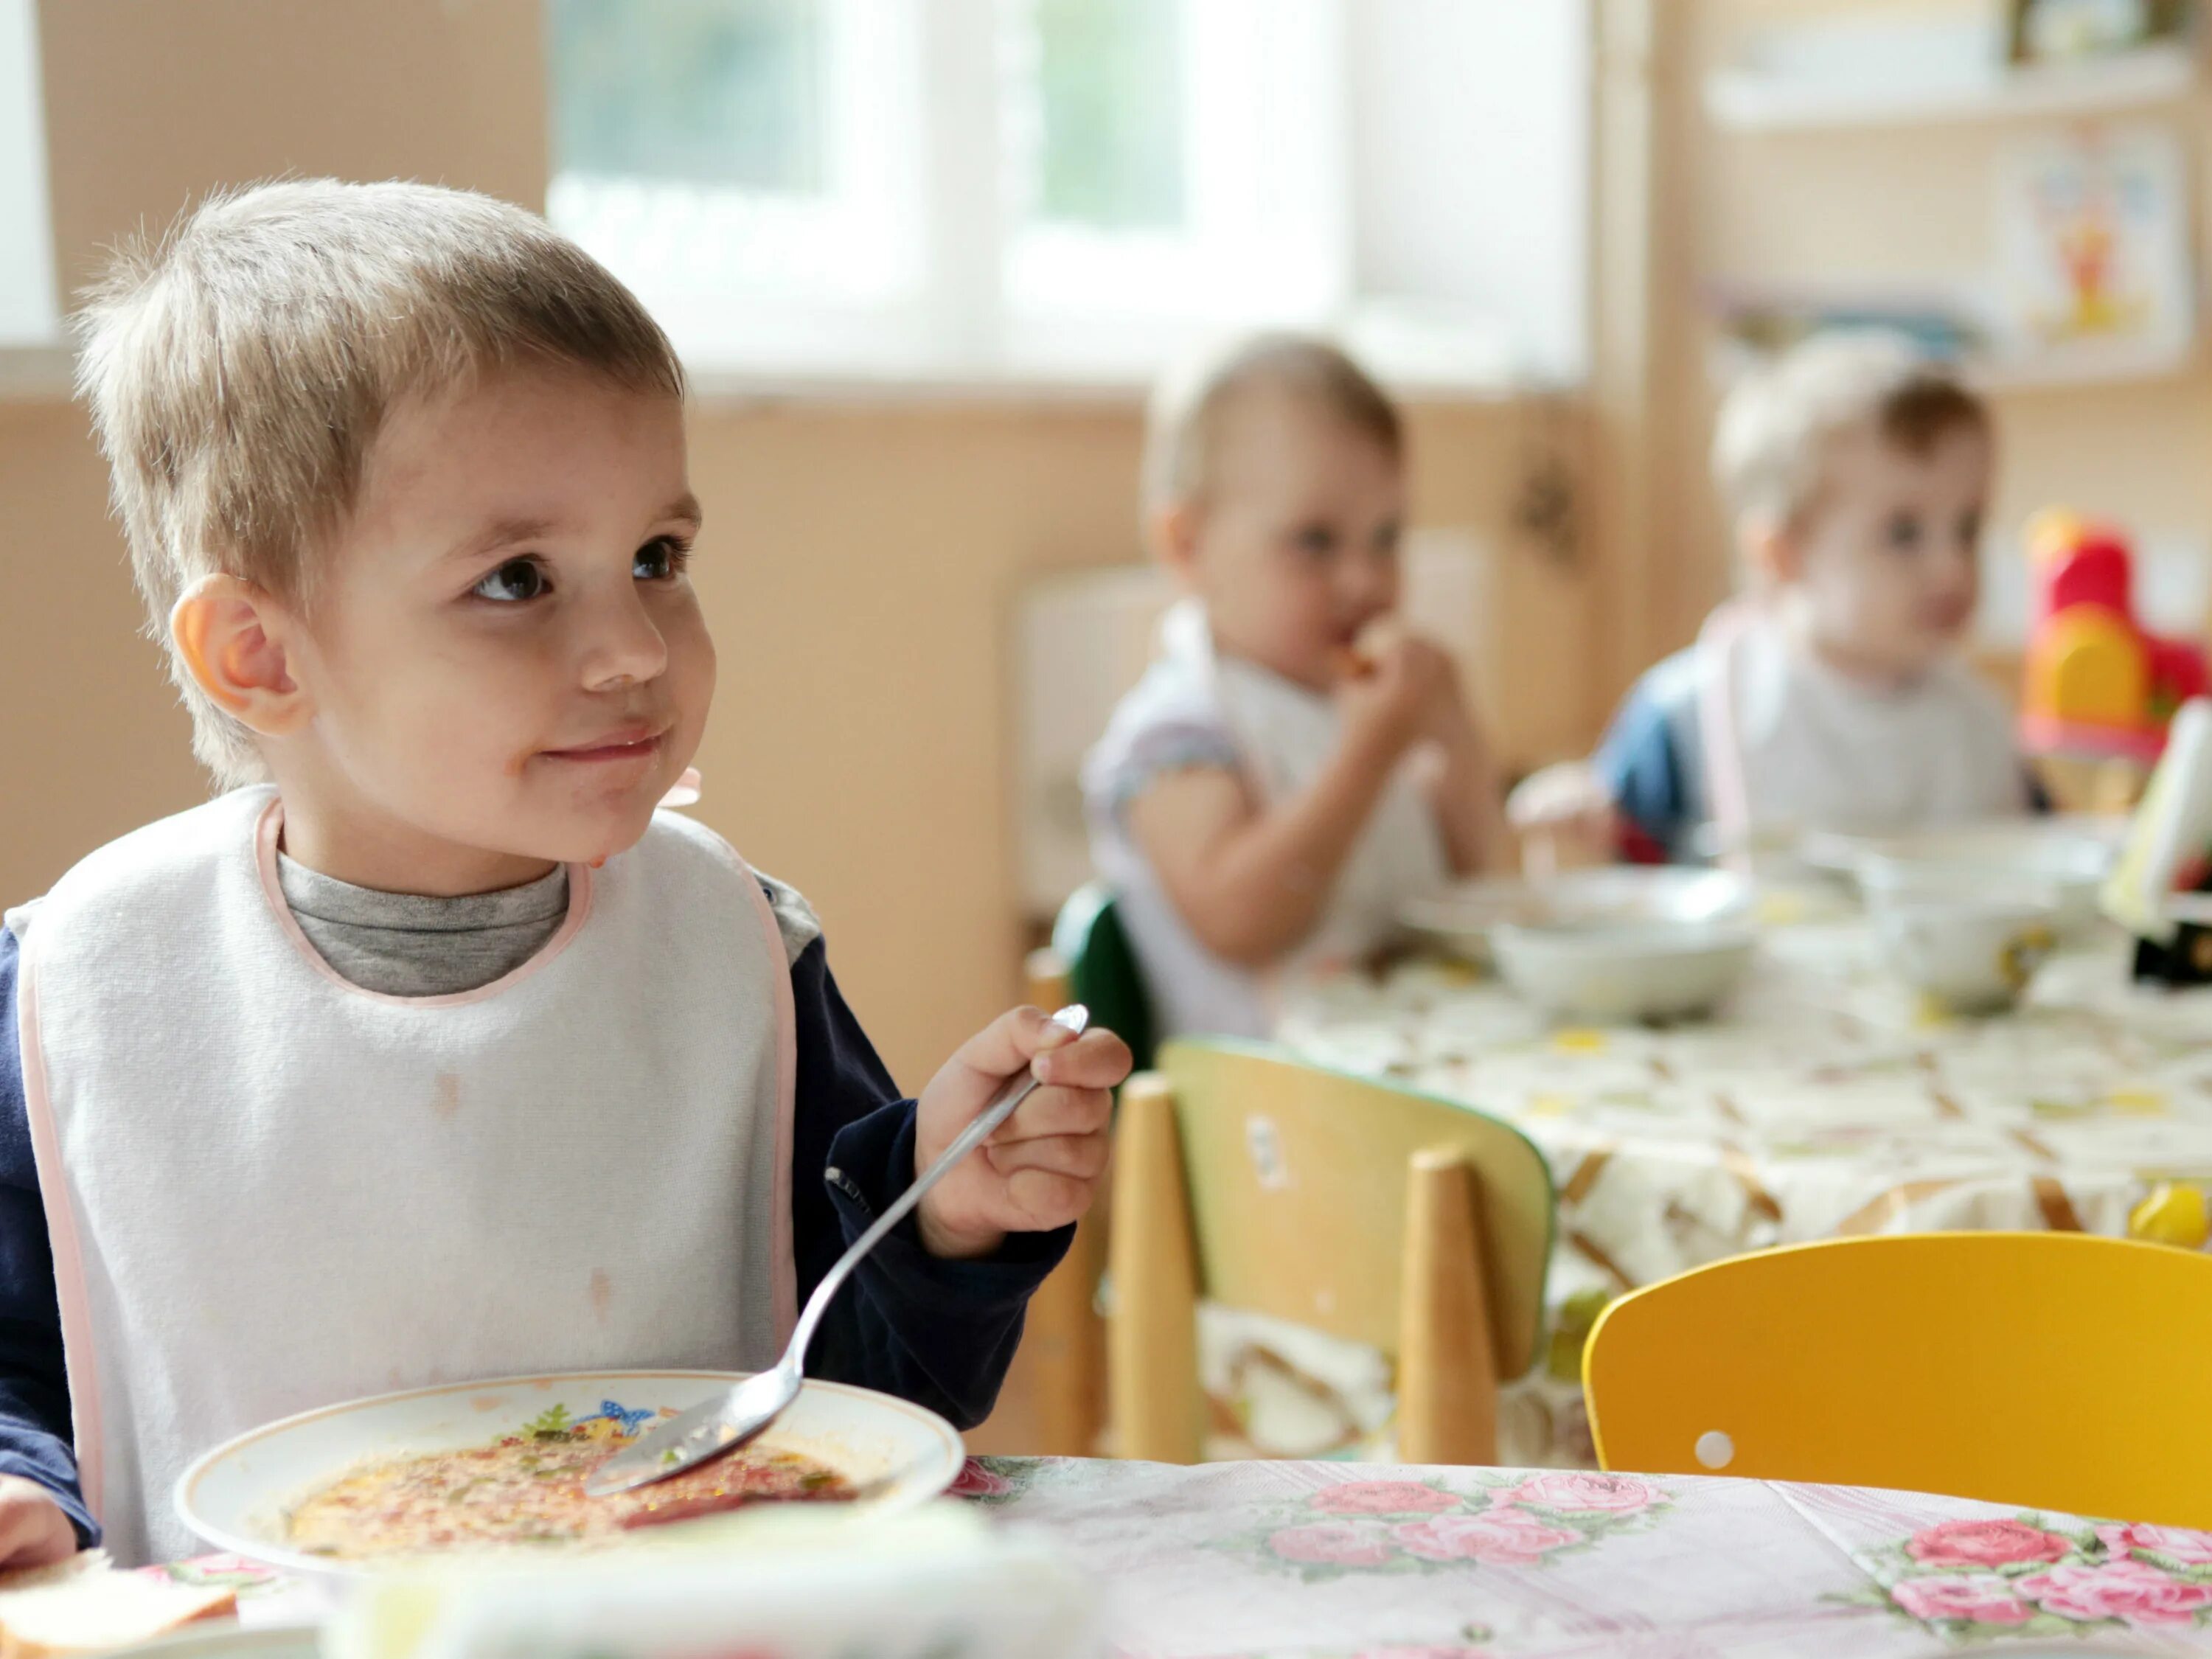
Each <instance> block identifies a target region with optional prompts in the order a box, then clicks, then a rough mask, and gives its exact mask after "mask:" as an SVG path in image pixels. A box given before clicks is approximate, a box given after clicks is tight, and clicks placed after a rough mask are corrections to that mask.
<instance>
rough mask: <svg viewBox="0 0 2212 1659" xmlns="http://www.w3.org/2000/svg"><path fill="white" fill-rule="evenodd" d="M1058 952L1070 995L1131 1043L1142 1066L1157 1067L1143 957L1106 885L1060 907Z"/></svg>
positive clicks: (1084, 890)
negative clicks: (1139, 961) (1140, 964)
mask: <svg viewBox="0 0 2212 1659" xmlns="http://www.w3.org/2000/svg"><path fill="white" fill-rule="evenodd" d="M1052 948H1053V952H1054V955H1056V956H1058V957H1060V960H1061V961H1062V962H1064V963H1066V964H1067V982H1068V994H1069V995H1070V996H1072V997H1073V998H1074V999H1075V1000H1076V1001H1078V1002H1079V1003H1081V1004H1083V1005H1084V1006H1085V1007H1087V1008H1088V1009H1090V1010H1091V1020H1092V1022H1093V1023H1094V1024H1099V1025H1103V1026H1104V1027H1106V1028H1107V1029H1108V1030H1110V1031H1113V1032H1115V1034H1116V1035H1118V1036H1120V1037H1121V1041H1122V1042H1126V1043H1127V1044H1128V1045H1129V1052H1130V1054H1132V1055H1133V1056H1134V1057H1135V1060H1136V1067H1137V1069H1138V1070H1139V1071H1143V1070H1144V1069H1146V1067H1147V1066H1151V1064H1152V1002H1151V1000H1150V999H1149V998H1148V997H1147V996H1146V994H1145V976H1144V973H1143V970H1142V969H1139V967H1138V965H1137V953H1136V951H1134V950H1133V949H1132V948H1131V946H1130V944H1129V936H1128V935H1127V933H1124V932H1123V931H1122V930H1121V917H1120V915H1118V914H1117V913H1116V911H1115V906H1114V896H1113V894H1112V893H1111V892H1110V891H1109V890H1108V889H1107V887H1106V886H1105V884H1103V883H1101V882H1095V881H1094V882H1091V883H1089V884H1086V885H1085V886H1083V887H1081V888H1079V889H1078V890H1076V892H1075V894H1074V896H1073V897H1071V898H1070V899H1069V900H1068V901H1067V902H1066V903H1065V904H1063V905H1061V906H1060V916H1059V919H1058V920H1057V921H1054V923H1053V928H1052Z"/></svg>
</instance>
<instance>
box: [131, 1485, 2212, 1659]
mask: <svg viewBox="0 0 2212 1659" xmlns="http://www.w3.org/2000/svg"><path fill="white" fill-rule="evenodd" d="M954 1490H955V1492H957V1493H958V1494H960V1495H962V1496H964V1497H966V1498H969V1499H970V1500H971V1501H973V1502H975V1503H978V1504H983V1505H986V1506H987V1507H988V1508H989V1509H990V1510H993V1511H994V1512H995V1513H996V1514H997V1515H999V1516H1001V1517H1003V1518H1004V1519H1005V1520H1006V1521H1007V1522H1014V1523H1019V1524H1022V1525H1024V1526H1027V1527H1031V1528H1036V1529H1037V1530H1039V1531H1040V1532H1041V1533H1042V1534H1044V1535H1046V1536H1047V1537H1048V1538H1049V1539H1050V1540H1051V1541H1053V1542H1054V1545H1056V1546H1057V1547H1059V1548H1060V1550H1062V1551H1063V1552H1065V1553H1066V1554H1067V1555H1068V1556H1069V1557H1071V1558H1072V1559H1074V1560H1076V1561H1078V1562H1079V1563H1080V1564H1081V1565H1083V1566H1084V1567H1085V1568H1086V1569H1087V1570H1088V1571H1091V1572H1092V1573H1094V1574H1096V1575H1097V1577H1098V1578H1099V1579H1100V1580H1101V1581H1102V1582H1103V1584H1104V1586H1105V1589H1106V1595H1107V1605H1108V1628H1109V1635H1110V1637H1111V1639H1112V1643H1113V1648H1114V1652H1115V1659H1202V1656H1231V1655H1235V1656H1252V1659H1259V1656H1273V1655H1283V1656H1291V1655H1297V1656H1313V1659H1322V1656H1331V1659H1334V1656H1353V1655H1358V1656H1362V1659H1507V1656H1515V1659H1521V1656H1561V1659H1564V1656H1569V1655H1591V1656H1595V1655H1605V1656H1607V1659H1692V1656H1698V1659H1707V1656H1711V1659H1732V1656H1776V1659H1778V1656H1785V1655H1786V1656H1792V1659H1795V1656H1800V1655H1803V1654H1807V1653H1814V1652H1817V1653H1820V1654H1821V1655H1824V1656H1831V1659H1882V1656H1891V1655H1896V1656H1908V1655H1928V1654H1934V1653H1939V1652H1942V1651H1946V1650H1951V1649H1952V1648H1954V1646H1955V1645H1957V1644H1962V1643H1971V1642H1972V1641H1975V1640H1977V1639H1986V1638H2004V1639H2005V1644H2006V1646H2005V1647H2002V1648H1997V1649H1996V1650H1994V1651H1996V1652H1998V1653H2002V1652H2003V1651H2005V1650H2007V1648H2009V1649H2013V1650H2028V1649H2029V1648H2030V1647H2031V1644H2030V1643H2029V1642H2028V1641H2027V1640H2026V1639H2024V1638H2045V1642H2047V1643H2052V1644H2068V1645H2078V1646H2080V1647H2081V1648H2082V1649H2083V1650H2094V1651H2098V1652H2118V1653H2212V1533H2203V1532H2191V1531H2185V1530H2182V1529H2179V1528H2158V1527H2146V1526H2128V1525H2119V1524H2114V1523H2109V1522H2106V1523H2099V1522H2086V1521H2081V1520H2077V1519H2075V1518H2074V1517H2072V1516H2057V1515H2051V1514H2045V1513H2038V1512H2035V1511H2033V1510H2028V1511H2023V1510H2016V1509H2008V1508H2005V1507H2002V1506H2000V1505H1996V1504H1977V1503H1972V1502H1969V1501H1967V1500H1965V1499H1960V1498H1933V1497H1927V1496H1923V1495H1919V1494H1915V1493H1906V1492H1872V1491H1866V1490H1862V1489H1858V1488H1854V1487H1847V1486H1786V1485H1783V1484H1780V1483H1776V1482H1765V1481H1753V1480H1717V1479H1690V1478H1679V1479H1678V1478H1674V1477H1667V1478H1659V1477H1650V1476H1638V1475H1605V1474H1584V1473H1576V1472H1565V1471H1559V1470H1548V1471H1547V1470H1533V1469H1490V1468H1482V1469H1475V1468H1449V1469H1446V1468H1385V1467H1374V1466H1353V1465H1346V1464H1342V1463H1316V1462H1267V1463H1225V1464H1208V1465H1201V1466H1199V1467H1197V1468H1170V1467H1167V1466H1165V1465H1162V1464H1152V1463H1119V1462H1093V1461H1089V1460H1081V1459H1022V1458H986V1459H976V1460H971V1462H969V1465H968V1468H967V1469H966V1471H965V1472H964V1474H963V1476H962V1479H961V1480H960V1482H959V1484H958V1485H957V1486H956V1487H955V1489H954ZM167 1571H172V1572H174V1573H176V1574H178V1575H179V1576H180V1577H194V1576H204V1575H205V1574H207V1573H210V1572H215V1573H221V1574H228V1575H230V1576H232V1577H236V1576H237V1575H239V1574H240V1573H247V1574H255V1573H258V1579H257V1580H256V1582H255V1583H253V1584H252V1585H251V1586H249V1587H248V1589H247V1592H246V1601H245V1602H244V1610H245V1612H246V1614H247V1615H248V1616H249V1617H250V1618H251V1617H253V1615H255V1613H256V1612H257V1603H258V1608H259V1609H260V1610H261V1611H262V1613H263V1615H264V1616H263V1617H260V1618H254V1620H253V1621H254V1622H265V1610H266V1608H267V1607H268V1606H269V1604H270V1599H271V1598H273V1597H275V1596H278V1595H282V1594H283V1585H284V1582H285V1581H283V1580H282V1579H281V1578H280V1577H278V1576H277V1575H274V1574H270V1573H268V1572H266V1571H265V1570H257V1569H252V1568H248V1567H246V1566H245V1565H244V1564H241V1563H239V1562H237V1561H236V1560H235V1559H231V1558H224V1559H218V1560H212V1561H209V1562H199V1563H184V1564H180V1565H178V1566H176V1567H174V1568H171V1569H167ZM2034 1650H2045V1649H2044V1647H2043V1646H2042V1644H2034Z"/></svg>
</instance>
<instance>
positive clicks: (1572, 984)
mask: <svg viewBox="0 0 2212 1659" xmlns="http://www.w3.org/2000/svg"><path fill="white" fill-rule="evenodd" d="M1491 938H1492V946H1493V947H1494V948H1495V950H1496V951H1497V953H1498V970H1499V971H1500V972H1501V973H1503V974H1504V975H1505V980H1506V982H1507V983H1508V984H1510V986H1512V987H1513V988H1514V989H1515V990H1516V991H1518V992H1520V993H1521V994H1522V996H1525V997H1527V998H1528V1000H1530V1001H1531V1002H1534V1003H1536V1004H1538V1005H1540V1006H1542V1007H1544V1008H1547V1009H1549V1010H1550V1011H1551V1012H1554V1013H1559V1014H1567V1015H1571V1016H1574V1017H1575V1018H1581V1019H1593V1020H1605V1021H1627V1020H1651V1019H1683V1018H1689V1017H1691V1016H1692V1015H1697V1014H1704V1013H1709V1012H1711V1010H1712V1009H1713V1007H1714V1006H1715V1005H1716V1004H1717V1003H1718V1002H1720V1001H1721V1000H1722V999H1723V998H1724V997H1726V996H1727V995H1728V994H1729V992H1730V991H1732V990H1734V989H1735V987H1736V984H1737V982H1738V981H1740V980H1741V979H1742V977H1743V975H1744V973H1745V971H1746V970H1747V969H1748V968H1749V967H1750V966H1751V957H1752V949H1753V943H1754V935H1753V932H1752V929H1751V927H1749V925H1748V924H1747V923H1745V922H1743V921H1740V920H1735V919H1724V920H1719V921H1601V922H1561V923H1553V924H1549V925H1547V926H1543V927H1500V928H1498V929H1497V930H1496V931H1495V932H1494V933H1492V936H1491Z"/></svg>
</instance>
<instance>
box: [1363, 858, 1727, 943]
mask: <svg viewBox="0 0 2212 1659" xmlns="http://www.w3.org/2000/svg"><path fill="white" fill-rule="evenodd" d="M1755 899H1756V895H1755V893H1754V892H1753V888H1752V885H1751V884H1750V883H1749V882H1748V881H1747V880H1746V879H1744V878H1742V877H1741V876H1737V875H1733V874H1731V873H1729V872H1727V871H1725V870H1688V869H1680V868H1676V867H1673V866H1650V867H1638V866H1621V867H1617V868H1608V869H1603V870H1574V871H1569V872H1565V873H1564V874H1561V875H1556V876H1547V877H1545V878H1541V879H1540V880H1529V881H1522V880H1516V879H1514V878H1510V877H1508V878H1497V877H1492V878H1486V879H1483V880H1477V881H1464V882H1461V883H1459V884H1457V885H1456V886H1453V887H1448V888H1445V889H1444V890H1443V891H1441V892H1437V893H1430V894H1426V895H1424V896H1421V897H1419V898H1416V899H1411V900H1408V901H1407V902H1406V903H1405V904H1404V905H1402V906H1401V908H1400V909H1399V913H1398V919H1399V921H1401V923H1402V924H1403V925H1404V926H1405V927H1406V928H1407V930H1408V931H1409V932H1411V933H1413V934H1415V935H1416V936H1417V937H1419V938H1420V939H1425V940H1426V941H1427V942H1429V943H1430V944H1431V945H1437V946H1439V947H1440V948H1442V949H1443V950H1446V951H1451V952H1452V953H1453V954H1454V955H1455V956H1460V957H1465V958H1466V959H1467V960H1468V961H1470V962H1473V963H1478V964H1480V965H1488V964H1489V963H1491V962H1492V960H1494V958H1495V956H1496V951H1495V950H1494V948H1493V943H1492V941H1493V939H1494V936H1495V934H1496V933H1497V932H1498V929H1499V928H1501V927H1547V926H1554V925H1559V924H1581V925H1593V924H1599V923H1622V924H1626V923H1639V922H1717V921H1738V920H1742V919H1747V918H1748V917H1749V916H1750V915H1751V913H1752V908H1753V903H1754V902H1755Z"/></svg>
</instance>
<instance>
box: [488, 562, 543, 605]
mask: <svg viewBox="0 0 2212 1659" xmlns="http://www.w3.org/2000/svg"><path fill="white" fill-rule="evenodd" d="M552 589H553V584H552V583H550V582H549V581H548V580H545V568H544V566H543V565H541V564H539V563H538V561H537V560H535V559H509V560H508V561H507V562H506V563H505V564H503V565H501V566H500V567H499V568H498V569H496V570H495V571H493V572H492V573H491V574H489V575H488V576H486V577H485V578H484V579H483V580H482V581H480V582H478V583H477V585H476V586H474V587H472V588H471V589H470V590H469V591H470V592H471V593H473V594H475V595H476V596H477V598H478V599H492V600H495V601H496V602H498V603H499V604H501V605H520V604H521V603H522V602H523V601H525V600H527V599H542V598H544V596H545V595H546V594H547V593H550V592H552Z"/></svg>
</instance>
